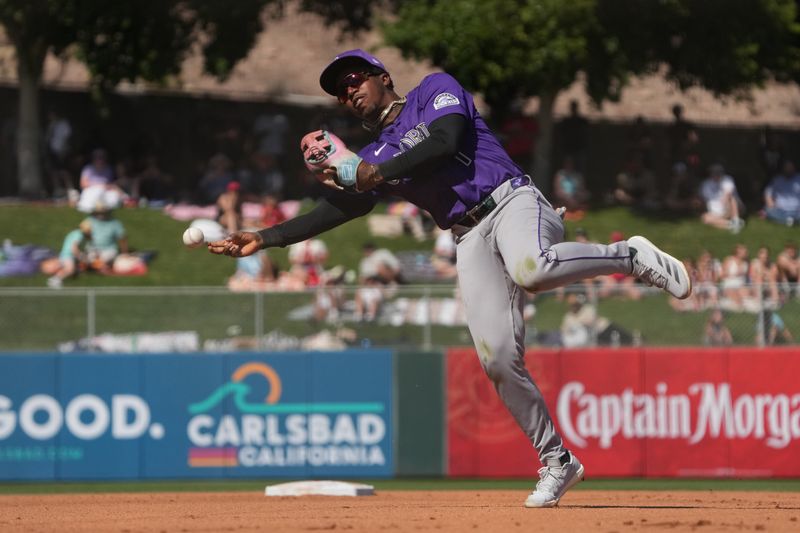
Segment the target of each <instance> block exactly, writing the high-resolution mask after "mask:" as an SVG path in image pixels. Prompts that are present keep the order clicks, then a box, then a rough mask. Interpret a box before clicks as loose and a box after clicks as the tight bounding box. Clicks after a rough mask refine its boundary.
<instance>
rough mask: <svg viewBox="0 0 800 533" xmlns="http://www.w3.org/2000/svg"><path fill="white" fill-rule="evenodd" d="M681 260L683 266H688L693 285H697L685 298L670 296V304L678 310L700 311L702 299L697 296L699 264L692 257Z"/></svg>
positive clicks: (687, 269) (687, 270)
mask: <svg viewBox="0 0 800 533" xmlns="http://www.w3.org/2000/svg"><path fill="white" fill-rule="evenodd" d="M681 262H682V263H683V266H684V267H686V272H688V273H689V278H690V279H691V280H692V286H693V287H695V289H694V290H693V291H692V294H690V295H689V297H688V298H686V299H685V300H678V299H677V298H670V299H669V305H670V307H672V308H673V309H674V310H675V311H678V312H681V311H699V310H700V309H702V307H701V306H700V300H699V299H698V298H697V288H696V287H697V264H696V262H695V260H694V258H692V257H686V258H684V259H683V260H682V261H681Z"/></svg>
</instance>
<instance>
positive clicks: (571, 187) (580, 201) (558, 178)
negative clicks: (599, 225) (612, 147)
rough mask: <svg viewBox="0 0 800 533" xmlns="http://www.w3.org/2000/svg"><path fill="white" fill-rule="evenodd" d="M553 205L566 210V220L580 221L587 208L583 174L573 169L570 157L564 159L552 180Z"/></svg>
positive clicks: (587, 195) (587, 199) (587, 193)
mask: <svg viewBox="0 0 800 533" xmlns="http://www.w3.org/2000/svg"><path fill="white" fill-rule="evenodd" d="M553 196H554V198H555V205H557V206H564V207H566V208H567V213H566V218H567V219H568V220H580V219H581V218H583V214H584V212H585V211H586V209H587V208H588V202H589V191H588V190H586V182H585V181H584V179H583V174H581V173H580V171H578V170H577V169H576V168H575V163H574V161H573V159H572V157H571V156H567V157H565V158H564V162H563V164H562V166H561V168H560V169H559V170H558V172H556V175H555V178H553Z"/></svg>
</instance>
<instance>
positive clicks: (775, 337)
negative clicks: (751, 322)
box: [759, 309, 794, 346]
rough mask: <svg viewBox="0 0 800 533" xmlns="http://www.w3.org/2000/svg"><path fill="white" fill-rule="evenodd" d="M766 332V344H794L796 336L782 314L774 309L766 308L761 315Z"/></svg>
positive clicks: (764, 332) (764, 331) (760, 318)
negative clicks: (787, 325)
mask: <svg viewBox="0 0 800 533" xmlns="http://www.w3.org/2000/svg"><path fill="white" fill-rule="evenodd" d="M759 320H761V323H762V327H763V328H764V329H763V334H764V344H766V345H767V346H772V345H774V344H794V336H793V335H792V332H791V331H789V328H787V327H786V323H785V322H784V321H783V318H782V317H781V315H779V314H778V312H777V311H775V310H774V309H764V310H762V311H761V313H760V315H759Z"/></svg>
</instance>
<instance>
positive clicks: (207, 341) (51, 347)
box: [0, 284, 800, 352]
mask: <svg viewBox="0 0 800 533" xmlns="http://www.w3.org/2000/svg"><path fill="white" fill-rule="evenodd" d="M794 289H796V288H792V290H791V291H790V292H789V294H791V295H794V294H796V291H795V290H794ZM638 291H639V292H638V293H637V294H636V295H635V296H634V295H631V294H629V293H627V292H619V291H611V292H609V293H608V294H606V293H604V292H603V291H597V290H586V287H585V286H583V285H580V284H579V285H576V286H573V287H569V288H566V289H564V290H559V291H552V292H548V293H544V294H540V295H536V296H532V295H529V296H528V297H527V301H526V302H525V305H524V316H525V321H526V345H527V346H528V347H529V348H535V347H537V346H538V347H558V346H565V347H589V346H629V345H630V346H636V345H646V346H692V345H694V346H702V345H743V346H766V345H773V344H794V342H795V338H796V335H797V334H798V332H800V300H798V299H797V298H796V297H794V296H789V297H787V298H783V299H782V303H781V304H780V305H777V304H776V303H774V302H772V301H768V300H761V299H754V300H753V301H750V302H748V303H747V304H746V305H740V306H734V305H732V304H731V302H729V301H725V299H721V300H720V301H719V302H716V303H715V304H714V305H709V304H708V303H706V304H703V305H698V304H697V302H690V303H688V304H684V303H682V302H678V301H677V300H673V299H671V298H669V297H667V296H666V295H665V294H663V293H662V292H661V291H658V290H655V289H648V288H643V287H639V288H638ZM471 344H472V340H471V337H470V335H469V331H468V329H467V327H466V320H465V316H464V308H463V305H462V304H461V300H460V298H459V293H458V289H457V287H454V286H444V285H432V286H399V287H394V288H386V287H377V286H366V287H350V286H331V287H322V288H318V289H310V290H307V291H303V292H291V293H275V292H250V293H238V292H230V291H228V290H227V289H222V288H216V287H192V288H188V287H181V288H176V287H169V288H166V287H165V288H91V289H88V288H80V289H63V290H57V291H56V290H47V289H0V351H4V352H20V351H22V352H35V351H47V352H52V351H60V352H70V351H103V352H198V351H208V352H221V351H222V352H224V351H279V350H280V351H282V350H294V349H298V350H314V349H320V350H337V349H344V348H351V347H389V348H404V349H434V348H438V347H445V346H468V345H471Z"/></svg>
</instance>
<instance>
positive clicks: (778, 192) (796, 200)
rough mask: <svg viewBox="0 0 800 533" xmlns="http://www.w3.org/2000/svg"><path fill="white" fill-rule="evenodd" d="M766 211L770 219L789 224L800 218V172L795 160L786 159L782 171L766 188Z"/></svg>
mask: <svg viewBox="0 0 800 533" xmlns="http://www.w3.org/2000/svg"><path fill="white" fill-rule="evenodd" d="M764 213H765V214H766V216H767V219H768V220H772V221H774V222H778V223H780V224H785V225H787V226H794V225H795V224H796V223H797V221H798V220H800V174H798V173H797V169H796V168H795V166H794V162H793V161H790V160H788V159H787V160H786V161H784V162H783V166H782V167H781V173H780V174H777V175H776V176H775V177H773V178H772V180H770V182H769V185H767V188H766V189H765V190H764Z"/></svg>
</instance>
